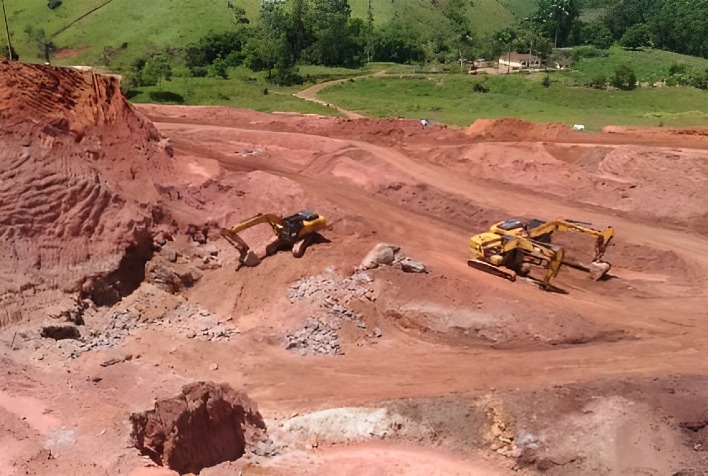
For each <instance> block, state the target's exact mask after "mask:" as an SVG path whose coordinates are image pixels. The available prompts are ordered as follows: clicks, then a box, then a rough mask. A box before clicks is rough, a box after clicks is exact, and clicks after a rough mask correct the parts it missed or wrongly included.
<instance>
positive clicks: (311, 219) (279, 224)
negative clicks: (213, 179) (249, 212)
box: [221, 210, 327, 266]
mask: <svg viewBox="0 0 708 476" xmlns="http://www.w3.org/2000/svg"><path fill="white" fill-rule="evenodd" d="M262 223H267V224H269V225H270V226H271V228H272V229H273V234H274V235H275V240H274V241H273V242H271V243H270V244H268V246H266V256H270V255H272V254H275V253H276V252H277V251H278V250H280V249H282V248H290V249H292V253H293V256H295V257H296V258H300V257H301V256H302V255H303V254H305V250H306V249H307V247H308V246H309V245H310V244H311V243H312V242H313V241H314V240H315V239H316V238H317V237H318V232H319V231H321V230H324V229H325V227H326V226H327V221H326V220H325V217H323V216H321V215H318V214H317V213H313V212H311V211H309V210H302V211H299V212H297V213H296V214H294V215H290V216H287V217H284V218H283V217H281V216H279V215H276V214H273V213H268V214H263V213H259V214H257V215H255V216H253V217H251V218H249V219H248V220H245V221H243V222H241V223H238V224H236V225H234V226H232V227H231V228H222V229H221V236H223V237H224V238H226V241H228V242H229V243H231V244H232V245H233V246H234V247H235V248H236V249H237V250H238V251H239V253H240V256H239V262H240V263H241V264H242V265H244V266H256V265H257V264H259V263H260V258H259V257H258V256H256V254H255V253H254V252H253V251H252V250H251V248H250V247H249V246H248V244H247V243H246V242H245V241H244V240H243V238H241V237H240V236H239V233H241V232H242V231H244V230H247V229H249V228H251V227H254V226H256V225H260V224H262Z"/></svg>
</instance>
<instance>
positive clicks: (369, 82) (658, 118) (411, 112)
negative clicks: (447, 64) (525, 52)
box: [319, 74, 708, 130]
mask: <svg viewBox="0 0 708 476" xmlns="http://www.w3.org/2000/svg"><path fill="white" fill-rule="evenodd" d="M556 77H557V76H556V75H554V76H552V78H554V79H555V78H556ZM542 79H543V74H538V75H510V76H488V77H470V76H465V75H449V76H429V77H426V76H425V75H422V76H420V77H407V76H402V77H385V78H360V79H357V80H355V81H353V82H345V83H342V84H339V85H335V86H332V87H330V88H327V89H325V90H323V91H321V92H320V94H319V97H320V98H321V99H323V100H325V101H327V102H329V103H332V104H336V105H338V106H340V107H343V108H345V109H350V110H352V111H356V112H359V113H361V114H364V115H367V116H372V117H387V116H401V117H407V118H412V119H420V118H427V119H430V120H433V121H435V122H442V123H446V124H454V125H458V126H467V125H469V124H471V123H472V122H474V121H475V120H476V119H479V118H499V117H519V118H521V119H526V120H532V121H540V122H556V121H557V122H563V123H566V124H574V123H580V124H584V125H585V126H586V127H588V128H589V129H595V130H597V129H600V128H602V127H603V126H605V125H609V124H617V125H647V126H659V125H664V126H667V127H671V126H706V125H708V95H707V94H706V92H705V91H701V90H698V89H695V88H688V87H683V88H661V89H658V88H642V89H638V90H635V91H601V90H595V89H589V88H583V87H573V86H570V85H568V84H567V81H565V80H563V78H562V77H560V76H558V77H557V80H554V81H553V82H552V84H551V86H550V87H549V88H545V87H543V85H542V84H541V81H542ZM475 83H482V84H484V86H485V87H486V88H488V92H487V93H481V92H475V91H474V89H473V87H474V84H475Z"/></svg>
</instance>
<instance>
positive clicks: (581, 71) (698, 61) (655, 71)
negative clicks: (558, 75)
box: [567, 46, 708, 84]
mask: <svg viewBox="0 0 708 476" xmlns="http://www.w3.org/2000/svg"><path fill="white" fill-rule="evenodd" d="M608 53H609V55H608V56H606V57H599V58H586V59H583V60H581V61H578V62H577V63H574V64H573V71H570V72H568V73H567V74H568V75H569V76H570V77H571V78H573V79H575V80H576V81H577V82H579V83H580V84H585V83H586V82H587V80H589V79H591V78H592V77H595V76H597V75H598V74H602V75H604V76H605V77H610V76H611V75H612V74H613V72H614V70H615V68H616V67H617V66H619V65H621V64H626V65H628V66H630V67H631V68H632V69H633V70H634V71H635V72H636V74H637V79H638V80H639V81H640V82H648V83H652V84H653V83H655V82H657V81H661V80H664V79H666V77H667V76H668V72H669V68H670V67H671V65H673V64H677V65H684V66H685V67H686V72H687V73H698V72H703V71H705V70H706V68H708V60H706V59H704V58H698V57H695V56H686V55H681V54H678V53H672V52H670V51H663V50H653V49H645V50H638V51H630V50H625V49H624V48H620V47H618V46H615V47H612V48H610V49H609V50H608Z"/></svg>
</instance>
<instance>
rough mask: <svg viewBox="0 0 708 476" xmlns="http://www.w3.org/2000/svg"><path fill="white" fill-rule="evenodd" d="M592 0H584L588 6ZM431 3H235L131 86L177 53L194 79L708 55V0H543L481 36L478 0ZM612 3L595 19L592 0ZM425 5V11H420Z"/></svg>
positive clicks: (155, 76)
mask: <svg viewBox="0 0 708 476" xmlns="http://www.w3.org/2000/svg"><path fill="white" fill-rule="evenodd" d="M583 2H584V3H583ZM418 3H419V4H420V5H424V6H425V8H426V9H427V10H420V9H418V10H414V9H412V8H405V6H402V7H401V9H400V11H397V14H396V15H395V16H394V17H393V18H391V19H390V20H389V21H387V22H385V23H379V22H376V21H375V18H374V14H373V9H372V5H371V0H369V3H368V9H367V13H366V16H365V17H364V18H353V17H352V15H351V7H350V5H349V2H348V0H262V3H261V8H260V11H259V14H258V16H257V17H256V18H248V17H247V15H246V12H245V10H244V9H243V8H242V7H241V6H239V5H238V3H237V2H236V0H228V7H229V9H230V11H231V14H232V15H233V27H232V28H231V29H230V30H229V31H226V32H222V33H212V34H209V35H207V36H205V37H203V38H202V39H201V40H200V41H198V42H197V43H196V44H192V45H188V46H187V47H185V48H182V49H178V50H172V51H171V53H169V54H168V53H161V54H156V55H152V56H151V57H149V58H142V59H139V60H137V61H136V62H135V63H134V64H133V65H132V67H131V70H130V72H129V73H128V74H127V81H128V83H129V84H132V85H147V84H155V83H157V82H159V81H160V80H162V79H169V78H170V76H171V74H172V72H171V68H172V64H174V62H175V56H179V57H180V59H181V61H182V62H183V64H184V65H185V66H186V68H188V70H189V73H190V74H191V75H193V76H216V77H224V78H225V77H227V75H228V69H229V67H233V66H239V65H245V66H247V67H248V68H250V69H251V70H253V71H265V72H266V73H267V78H268V80H269V81H270V82H272V83H275V84H278V85H290V84H296V83H299V82H302V80H303V78H302V77H301V76H300V74H299V73H298V68H297V66H298V65H301V64H311V65H322V66H330V67H347V68H356V67H360V66H362V65H364V64H366V63H367V62H370V61H381V62H395V63H421V64H423V63H428V62H437V63H441V64H459V65H460V66H463V65H464V64H465V63H467V62H469V61H471V60H473V59H475V58H478V57H482V58H487V59H494V58H498V57H499V56H500V55H501V54H505V53H507V52H509V51H517V52H526V53H532V54H535V55H538V56H541V57H544V58H546V57H548V56H549V55H551V53H552V51H553V50H554V48H559V47H572V46H580V45H592V46H594V47H596V48H600V49H606V48H608V47H609V46H611V45H612V44H615V43H619V44H620V45H622V46H625V47H627V48H641V47H644V46H653V47H656V48H663V49H667V50H671V51H675V52H678V53H685V54H690V55H695V56H703V57H708V0H693V1H691V2H688V1H686V0H619V1H617V0H613V1H608V0H537V1H536V9H535V11H534V13H533V14H532V15H529V17H527V18H525V19H523V20H521V21H520V22H518V23H517V24H515V25H512V26H510V27H507V28H504V29H502V30H500V31H497V32H493V33H491V34H488V35H485V36H483V37H482V36H480V35H478V34H477V33H476V32H475V31H474V30H473V28H472V26H471V24H470V21H469V18H470V9H471V8H472V6H473V2H472V1H470V0H429V3H427V0H426V1H421V0H419V2H418ZM588 4H592V5H593V6H598V5H605V11H604V14H602V15H601V16H600V17H599V18H597V19H595V20H593V21H583V20H582V19H581V14H582V8H583V6H584V5H588ZM421 12H423V13H426V12H427V13H426V15H425V17H421V14H422V13H421Z"/></svg>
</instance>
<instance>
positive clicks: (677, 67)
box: [669, 63, 686, 76]
mask: <svg viewBox="0 0 708 476" xmlns="http://www.w3.org/2000/svg"><path fill="white" fill-rule="evenodd" d="M679 74H686V65H685V64H683V63H671V66H669V76H677V75H679Z"/></svg>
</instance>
